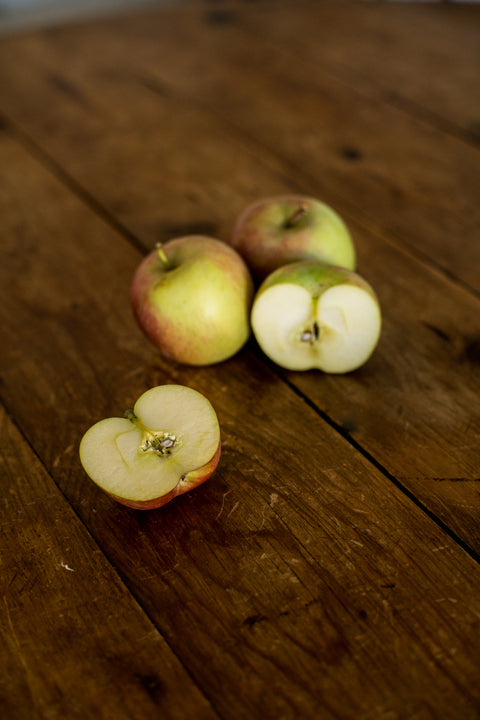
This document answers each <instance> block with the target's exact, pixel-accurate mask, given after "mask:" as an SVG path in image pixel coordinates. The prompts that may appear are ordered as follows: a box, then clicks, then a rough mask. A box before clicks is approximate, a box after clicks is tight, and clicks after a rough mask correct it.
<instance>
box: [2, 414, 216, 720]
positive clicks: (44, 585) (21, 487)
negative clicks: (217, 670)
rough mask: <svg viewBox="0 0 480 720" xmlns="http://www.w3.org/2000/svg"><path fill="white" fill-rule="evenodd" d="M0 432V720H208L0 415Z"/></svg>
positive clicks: (204, 706)
mask: <svg viewBox="0 0 480 720" xmlns="http://www.w3.org/2000/svg"><path fill="white" fill-rule="evenodd" d="M37 421H38V422H39V423H40V424H41V422H42V420H41V418H39V417H38V416H37ZM0 436H1V438H2V442H1V445H0V470H1V475H2V483H1V490H0V492H1V495H0V499H1V503H0V521H1V526H2V551H1V573H0V587H1V597H2V612H1V613H0V638H1V642H0V669H1V681H0V712H1V714H2V717H3V718H12V719H13V718H15V720H27V719H30V718H47V717H48V718H58V719H59V720H60V718H61V719H62V720H63V719H64V718H67V717H68V718H72V720H73V718H81V719H82V720H84V719H85V718H90V717H91V718H93V717H95V718H105V720H106V719H107V718H112V717H116V718H128V719H129V720H131V719H132V718H145V717H147V716H152V715H155V714H156V713H158V712H161V713H162V717H165V718H172V719H173V718H178V719H179V718H185V717H186V716H188V717H202V718H205V720H207V718H208V719H212V718H215V717H217V716H216V715H215V713H214V712H213V711H212V710H211V709H210V707H209V705H208V703H207V702H206V701H205V698H204V697H203V696H202V694H201V693H200V692H199V691H198V689H197V688H196V687H195V685H194V683H193V682H192V680H191V678H189V677H188V675H187V673H186V672H185V670H184V668H182V666H181V665H180V663H179V662H178V660H177V658H176V657H175V656H174V655H173V653H172V652H171V650H170V649H169V648H168V646H167V645H166V643H165V641H164V640H163V638H162V637H161V636H160V635H159V633H158V631H157V630H156V629H155V627H154V626H153V625H152V623H151V622H150V620H149V619H148V618H147V617H146V616H145V614H144V613H143V612H142V610H141V609H140V608H139V606H138V605H137V604H136V602H135V601H134V599H133V598H132V596H131V595H130V594H129V593H128V591H127V590H126V588H125V586H124V585H123V583H122V582H121V581H120V580H119V578H118V576H117V575H116V573H115V572H114V571H113V569H112V568H111V566H110V565H109V564H108V563H107V562H106V561H105V558H104V557H103V555H102V553H101V551H100V550H99V548H98V546H97V545H96V544H95V542H94V541H93V540H92V538H91V536H90V535H89V533H88V532H87V531H86V530H85V528H84V527H83V526H82V524H81V522H80V521H79V519H78V518H77V517H76V515H75V513H74V512H73V511H72V509H71V507H70V505H69V504H68V503H67V502H66V500H65V498H64V497H63V496H62V494H61V493H60V492H59V490H58V488H57V487H56V485H55V484H54V483H53V481H52V480H51V478H50V477H49V476H48V475H47V473H46V472H45V469H44V468H43V467H42V465H41V464H40V462H39V460H38V458H37V457H35V454H34V453H33V452H32V450H31V449H30V448H29V447H28V445H27V443H26V441H25V440H24V438H23V437H22V436H21V434H20V433H19V431H18V430H17V428H15V426H14V425H13V424H12V422H11V421H10V420H9V419H8V417H7V415H6V413H5V412H4V410H3V408H0ZM71 450H72V449H71V448H70V449H67V452H71Z"/></svg>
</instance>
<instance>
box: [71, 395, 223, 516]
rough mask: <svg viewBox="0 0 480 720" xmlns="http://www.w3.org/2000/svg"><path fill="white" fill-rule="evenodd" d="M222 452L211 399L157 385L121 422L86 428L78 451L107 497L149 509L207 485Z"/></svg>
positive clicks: (118, 419) (114, 420) (117, 419)
mask: <svg viewBox="0 0 480 720" xmlns="http://www.w3.org/2000/svg"><path fill="white" fill-rule="evenodd" d="M220 447H221V442H220V427H219V424H218V419H217V415H216V413H215V410H214V409H213V407H212V405H211V404H210V402H209V400H207V398H206V397H205V396H204V395H202V394H201V393H199V392H197V391H196V390H193V389H192V388H188V387H184V386H183V385H160V386H158V387H154V388H151V389H150V390H147V391H146V392H144V393H143V395H141V396H140V397H139V398H138V400H137V401H136V403H135V405H134V408H133V410H128V411H127V412H126V413H125V415H124V417H114V418H106V419H105V420H100V421H99V422H97V423H96V424H95V425H93V426H92V427H91V428H89V429H88V430H87V432H86V433H85V435H84V436H83V438H82V440H81V442H80V449H79V452H80V461H81V463H82V465H83V467H84V469H85V471H86V473H87V475H89V477H90V478H91V479H92V480H93V481H94V482H95V483H96V484H97V485H98V486H99V487H100V488H102V490H104V491H105V492H106V493H107V494H108V495H109V496H110V497H112V498H113V499H114V500H117V501H118V502H120V503H122V504H123V505H127V506H128V507H132V508H136V509H139V510H150V509H153V508H157V507H161V506H162V505H165V504H166V503H168V502H169V501H170V500H172V499H173V498H174V497H176V496H177V495H181V494H182V493H185V492H188V491H189V490H192V489H193V488H195V487H197V486H198V485H200V484H201V483H203V482H204V481H205V480H207V479H208V478H209V477H210V476H211V475H212V473H213V472H214V470H215V468H216V467H217V465H218V461H219V460H220Z"/></svg>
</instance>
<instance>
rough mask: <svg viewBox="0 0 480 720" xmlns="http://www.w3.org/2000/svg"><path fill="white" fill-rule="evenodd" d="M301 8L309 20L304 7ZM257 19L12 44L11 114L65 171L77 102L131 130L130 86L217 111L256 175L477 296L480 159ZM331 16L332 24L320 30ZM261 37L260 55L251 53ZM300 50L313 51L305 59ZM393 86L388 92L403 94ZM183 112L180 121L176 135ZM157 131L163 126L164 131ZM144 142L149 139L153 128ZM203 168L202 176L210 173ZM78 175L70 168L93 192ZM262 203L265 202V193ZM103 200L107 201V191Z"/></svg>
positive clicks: (174, 17) (147, 24) (155, 23)
mask: <svg viewBox="0 0 480 720" xmlns="http://www.w3.org/2000/svg"><path fill="white" fill-rule="evenodd" d="M306 8H307V9H308V10H309V11H310V7H309V5H307V6H306ZM324 8H327V9H326V10H325V9H324ZM328 8H329V4H328V3H327V4H317V7H316V10H315V15H314V17H315V21H316V23H317V25H318V26H322V27H328V18H329V17H330V13H332V12H333V11H332V9H331V8H330V9H328ZM256 12H257V11H256V10H250V14H248V12H247V11H246V10H243V9H242V11H241V12H240V10H238V12H237V13H236V14H235V13H232V14H231V15H230V16H227V17H228V18H229V20H228V22H224V23H222V24H220V25H218V24H216V23H212V22H210V23H206V22H205V18H207V19H208V17H210V16H209V14H208V13H205V8H204V5H203V4H202V3H200V4H198V3H194V4H191V5H190V4H189V5H187V6H186V8H185V9H183V8H181V9H179V8H174V9H173V10H171V11H170V12H167V11H162V12H159V13H155V14H147V15H145V16H140V18H139V19H137V21H136V22H135V23H132V22H130V21H129V19H128V18H127V19H125V18H119V19H118V21H117V22H115V23H113V24H109V25H104V24H102V23H97V24H91V25H90V26H89V27H88V28H83V29H82V34H81V36H80V35H78V34H77V32H76V30H75V28H72V29H71V30H70V31H69V30H68V29H65V30H63V31H55V32H50V33H47V34H46V35H44V36H38V35H36V36H34V37H32V38H25V39H24V40H23V41H18V40H17V41H15V42H14V43H13V50H12V53H13V54H12V55H10V52H9V51H10V47H11V45H10V44H9V43H6V44H4V46H3V51H2V54H1V55H0V57H2V59H3V64H4V66H7V65H11V66H13V64H14V61H15V72H14V73H13V74H12V73H10V74H9V75H8V76H7V77H6V78H5V81H4V83H3V84H4V85H5V93H4V99H3V106H4V108H5V110H6V112H8V113H10V114H13V116H14V117H15V119H16V120H18V122H20V123H22V124H23V125H24V127H25V129H26V130H27V131H28V132H29V133H31V134H32V136H33V137H34V138H36V139H37V140H38V141H39V142H40V143H41V144H42V145H43V146H44V147H45V148H48V150H49V152H51V153H52V155H54V156H56V157H58V158H60V157H63V158H65V152H66V151H67V152H68V146H67V148H66V147H65V138H64V134H63V132H62V131H60V132H59V131H58V129H57V131H56V132H55V133H54V134H52V133H51V128H52V125H53V126H55V124H56V120H55V118H58V112H59V106H58V104H57V101H58V102H60V103H61V106H62V107H63V106H67V105H68V108H69V109H68V110H67V113H68V114H71V113H72V112H73V111H74V108H75V110H76V111H78V110H79V107H78V104H79V98H81V97H83V98H84V100H85V98H88V97H90V96H91V90H92V87H95V88H96V89H97V91H98V94H97V96H96V101H95V102H94V103H93V105H92V104H90V107H89V108H85V107H84V108H83V114H85V113H86V112H87V111H88V109H89V110H90V115H92V112H93V108H96V111H97V112H100V113H102V114H103V113H107V112H108V108H109V107H110V108H112V107H114V108H115V115H117V114H118V113H119V112H121V113H122V116H123V117H124V118H125V117H126V116H127V115H128V113H129V111H130V112H131V113H132V115H134V116H135V119H136V118H137V115H136V113H137V108H136V107H135V105H133V106H130V108H127V107H123V108H122V109H120V105H119V101H118V97H119V93H124V92H128V91H129V90H128V88H129V87H130V86H131V84H132V83H133V82H135V79H137V82H143V83H144V84H146V85H148V86H149V87H150V89H151V90H153V91H154V92H157V93H158V94H159V95H160V96H163V98H164V99H165V95H166V94H167V95H169V96H170V97H171V95H172V94H174V95H176V96H178V94H179V93H180V94H183V95H184V96H186V97H187V98H189V102H191V101H192V100H195V101H196V102H199V103H202V104H203V105H204V106H208V107H209V108H210V110H211V111H212V112H214V113H215V114H216V115H217V116H220V117H223V118H224V119H225V120H226V121H227V122H228V125H229V127H230V128H232V127H233V128H235V129H236V130H237V132H240V133H242V134H245V133H246V134H247V135H248V140H249V143H250V145H251V147H252V148H253V147H255V150H254V152H255V153H256V155H257V157H258V161H259V162H260V163H262V164H263V163H270V162H272V163H273V164H274V165H275V164H276V165H277V166H278V165H279V164H280V166H281V165H283V173H284V174H285V175H286V176H287V177H288V176H289V177H290V178H291V180H290V184H291V185H295V186H298V185H301V186H302V187H304V188H305V189H306V190H308V191H309V192H312V193H313V194H316V195H319V196H321V197H323V198H325V199H326V200H327V201H329V202H331V203H332V204H333V205H334V206H339V207H342V208H344V209H345V211H346V212H348V213H352V214H354V215H355V216H356V217H359V218H362V219H363V221H364V222H367V223H368V225H369V226H370V227H372V228H374V229H375V230H376V231H379V232H382V233H383V234H385V235H387V236H389V237H391V238H393V239H395V241H397V242H399V243H403V244H405V245H406V246H407V247H408V248H409V249H410V250H411V251H412V252H413V253H415V254H418V255H419V256H420V257H425V256H426V257H428V258H429V259H430V261H431V262H433V263H435V264H436V265H438V266H440V267H441V268H442V269H443V271H444V272H445V273H446V274H453V275H455V276H457V277H458V278H460V279H461V280H462V281H463V282H465V283H467V284H468V285H469V286H470V287H472V288H474V289H476V290H478V289H480V285H479V279H478V271H477V268H478V267H479V266H480V243H478V232H477V228H478V225H479V224H480V216H479V209H478V202H477V189H478V186H479V176H480V171H479V153H478V150H476V149H475V148H472V146H471V144H470V143H468V142H463V141H461V140H459V139H458V138H457V137H455V136H452V135H450V134H448V133H445V132H443V131H442V129H439V128H438V127H435V125H433V126H432V124H431V123H429V122H428V119H426V118H425V117H419V118H416V117H412V115H411V114H406V113H405V112H404V111H403V110H399V109H398V108H397V107H395V106H394V105H392V104H391V103H390V102H388V101H387V102H386V101H385V92H383V91H382V93H378V92H377V93H372V91H371V89H369V88H365V86H364V85H362V84H358V86H356V87H352V85H353V84H354V83H353V80H352V79H350V81H349V82H348V83H347V79H346V78H345V77H344V76H341V78H339V77H338V71H337V66H336V64H335V63H334V62H333V61H331V62H332V64H330V65H329V64H328V56H327V57H326V58H325V59H324V58H323V56H319V55H318V54H315V52H314V51H311V50H310V49H309V46H310V45H315V47H318V43H317V42H308V41H305V42H304V43H300V41H298V43H294V44H293V49H292V48H291V43H287V42H285V38H284V37H283V38H282V36H281V32H282V28H283V32H284V33H285V32H287V30H288V28H289V14H288V13H289V12H290V13H292V10H291V8H290V10H289V9H288V6H286V7H285V8H284V10H283V13H282V12H279V14H278V16H277V15H276V17H278V18H279V19H277V21H276V23H275V25H274V26H275V28H277V31H276V32H277V33H278V35H279V36H278V37H277V40H276V41H275V39H274V37H275V33H273V31H269V27H270V26H269V25H268V24H267V23H266V19H265V16H264V15H263V13H262V12H260V15H258V16H257V15H256ZM312 12H313V11H312ZM322 12H326V13H327V15H326V18H325V22H323V23H322V21H321V18H322ZM356 12H360V10H359V9H357V10H356ZM452 12H454V11H452ZM252 13H253V15H252ZM293 16H294V18H295V19H293V18H292V22H293V27H294V28H296V29H295V33H294V34H295V35H296V37H301V36H302V33H301V31H300V28H299V26H298V24H299V23H301V22H303V23H304V24H305V23H306V22H308V19H309V17H310V16H309V14H308V13H307V14H303V13H298V12H294V13H293ZM367 17H368V15H367ZM420 17H423V15H421V16H420ZM180 18H181V20H180ZM255 19H257V21H256V22H255ZM407 19H408V18H405V22H406V21H407ZM424 22H425V20H424ZM295 23H297V25H296V24H295ZM445 23H446V20H445V21H444V26H445V28H444V32H445V30H446V25H445ZM437 24H439V25H441V24H442V18H440V19H439V21H438V23H437ZM399 27H400V28H401V31H399V36H398V38H397V43H398V53H400V50H401V48H402V47H403V46H404V44H405V45H406V47H407V48H408V47H409V45H408V42H407V40H408V36H407V32H406V29H405V23H403V24H402V23H400V25H399ZM394 28H397V25H396V24H394V23H392V24H391V26H390V32H391V33H393V32H395V30H394ZM200 29H201V32H200V31H199V30H200ZM254 31H255V32H254ZM252 33H254V34H253V37H255V38H256V41H255V42H250V41H251V40H252ZM135 36H138V37H140V36H141V38H142V42H141V44H140V45H139V47H138V49H137V51H136V52H135V55H134V56H130V55H126V54H125V47H126V46H128V45H130V44H132V43H133V42H134V38H135ZM76 37H77V38H79V39H78V40H76ZM454 37H455V36H454ZM247 40H248V41H249V44H248V47H247V45H246V42H247ZM300 44H301V46H302V48H303V47H305V48H306V49H304V50H301V49H299V47H298V46H299V45H300ZM366 44H367V45H368V43H366ZM467 46H468V43H467ZM86 47H88V53H86V52H85V48H86ZM185 47H188V48H189V52H188V53H185V52H184V48H185ZM66 52H70V54H69V62H68V69H67V70H66V72H64V73H63V80H62V72H58V68H60V67H62V66H63V67H64V63H63V62H62V58H63V57H65V53H66ZM317 52H318V51H317ZM359 52H360V50H359ZM166 57H167V58H168V62H165V61H164V59H165V58H166ZM22 58H23V59H22ZM198 58H201V60H200V61H199V60H198ZM23 62H24V63H26V64H25V66H24V67H23V68H22V63H23ZM199 62H200V65H199ZM446 62H447V60H445V63H446ZM34 68H35V69H34ZM259 69H261V71H259ZM384 72H386V71H385V70H384ZM32 73H35V74H34V75H32ZM392 73H393V75H392V78H391V83H392V84H394V85H395V86H396V83H397V79H396V76H395V74H394V71H393V70H392ZM139 75H140V77H139ZM252 77H254V78H255V82H252ZM55 78H56V82H55ZM382 82H384V83H386V82H387V81H386V79H385V80H384V81H382ZM432 82H433V81H432ZM52 84H53V85H54V86H55V87H54V88H52V87H51V86H52ZM452 85H453V86H455V83H454V80H453V79H452ZM68 88H69V89H68ZM52 90H53V93H52ZM45 93H47V94H48V95H50V94H51V93H52V97H54V98H55V102H53V101H52V103H51V106H50V112H48V113H45V117H44V119H43V121H40V125H39V120H40V119H39V117H38V115H37V114H35V113H32V108H34V107H35V106H36V105H37V104H38V103H39V102H41V100H40V98H42V97H45ZM62 94H63V95H65V94H66V95H67V97H61V95H62ZM115 97H116V98H117V99H116V100H115V99H114V98H115ZM473 97H475V95H473ZM74 98H76V103H75V99H74ZM90 100H91V98H90ZM467 101H468V102H469V103H470V106H471V107H472V108H474V110H473V112H478V108H477V110H475V107H476V105H478V103H477V104H476V103H475V101H474V100H473V101H472V95H471V93H467V90H465V102H467ZM46 110H48V108H46ZM182 112H185V110H182V109H180V107H179V110H178V111H176V121H179V114H180V113H182ZM97 120H98V119H97ZM118 120H119V119H118V118H116V119H115V120H114V121H115V122H118ZM91 122H92V117H90V123H91ZM161 122H162V119H161V118H159V125H158V127H160V126H161ZM180 122H181V121H180ZM85 132H86V133H87V128H85ZM149 132H150V139H151V138H152V134H153V132H154V128H150V130H149ZM70 145H71V143H70ZM439 147H441V148H442V152H441V153H439V151H438V148H439ZM203 162H206V161H203V160H199V161H198V162H197V163H196V165H195V167H197V168H203V167H204V165H203ZM207 162H208V161H207ZM240 162H241V161H240ZM81 170H82V168H79V167H78V165H77V166H76V167H73V166H71V171H72V172H75V175H76V177H77V178H79V179H80V180H81V181H82V182H85V179H84V175H82V174H81ZM199 182H200V181H199ZM257 187H258V183H255V186H254V187H253V188H252V189H251V192H250V195H249V198H250V199H252V198H254V197H256V196H257V195H258V192H257ZM262 191H263V194H265V192H267V191H268V187H264V188H260V192H261V193H262ZM98 197H102V198H103V195H102V194H101V188H98ZM121 205H122V203H121V202H120V201H118V202H117V206H118V207H121ZM240 209H241V206H240V207H238V210H240ZM235 210H237V208H235Z"/></svg>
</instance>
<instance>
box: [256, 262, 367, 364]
mask: <svg viewBox="0 0 480 720" xmlns="http://www.w3.org/2000/svg"><path fill="white" fill-rule="evenodd" d="M251 322H252V329H253V332H254V335H255V338H256V340H257V342H258V344H259V345H260V347H261V348H262V350H263V351H264V353H265V354H266V355H267V356H268V357H269V358H270V359H271V360H273V361H274V362H275V363H277V365H280V366H281V367H284V368H287V369H289V370H310V369H312V368H318V369H320V370H323V371H324V372H328V373H347V372H350V371H352V370H355V369H356V368H358V367H360V366H361V365H363V364H364V363H365V362H366V361H367V359H368V358H369V357H370V355H371V354H372V352H373V350H374V348H375V346H376V345H377V342H378V339H379V337H380V329H381V313H380V306H379V303H378V300H377V297H376V295H375V292H374V291H373V288H372V287H371V286H370V285H369V284H368V283H367V281H366V280H364V279H363V278H362V277H361V276H360V275H358V273H356V272H353V271H351V270H348V269H346V268H341V267H335V266H332V265H328V264H326V263H320V262H315V261H304V262H298V263H292V264H290V265H285V266H284V267H281V268H279V269H278V270H275V271H274V272H273V273H272V274H271V275H269V276H268V278H267V279H266V280H265V281H264V282H263V283H262V285H261V286H260V288H259V290H258V293H257V295H256V297H255V300H254V303H253V307H252V314H251Z"/></svg>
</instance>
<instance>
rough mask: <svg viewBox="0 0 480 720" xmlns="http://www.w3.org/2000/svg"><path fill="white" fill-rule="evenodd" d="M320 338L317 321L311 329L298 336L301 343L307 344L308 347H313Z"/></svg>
mask: <svg viewBox="0 0 480 720" xmlns="http://www.w3.org/2000/svg"><path fill="white" fill-rule="evenodd" d="M319 337H320V328H319V326H318V323H317V321H315V322H314V323H313V326H312V329H311V330H310V328H309V329H308V330H304V331H303V332H302V333H301V335H300V340H301V341H302V342H308V343H310V345H313V344H314V343H316V342H317V341H318V338H319Z"/></svg>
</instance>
